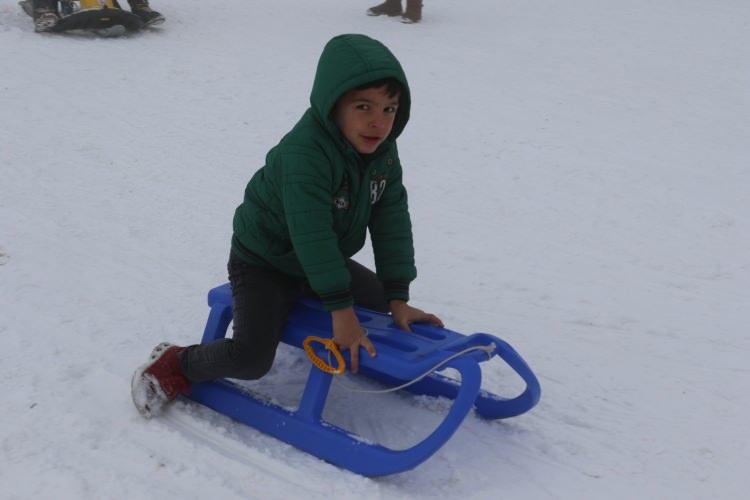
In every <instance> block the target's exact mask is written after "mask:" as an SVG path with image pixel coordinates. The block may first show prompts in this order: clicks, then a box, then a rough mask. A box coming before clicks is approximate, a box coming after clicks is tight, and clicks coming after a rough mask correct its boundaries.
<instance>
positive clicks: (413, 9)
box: [401, 0, 422, 24]
mask: <svg viewBox="0 0 750 500" xmlns="http://www.w3.org/2000/svg"><path fill="white" fill-rule="evenodd" d="M421 20H422V0H406V11H404V15H402V16H401V22H402V23H406V24H413V23H418V22H419V21H421Z"/></svg>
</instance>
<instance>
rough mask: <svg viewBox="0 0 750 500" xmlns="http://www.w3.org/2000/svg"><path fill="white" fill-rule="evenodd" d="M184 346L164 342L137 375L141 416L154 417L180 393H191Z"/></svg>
mask: <svg viewBox="0 0 750 500" xmlns="http://www.w3.org/2000/svg"><path fill="white" fill-rule="evenodd" d="M184 349H185V348H184V347H179V346H176V345H172V344H170V343H167V342H162V343H161V344H159V345H158V346H156V347H155V348H154V350H153V351H151V356H150V359H149V361H148V362H147V363H145V364H143V365H142V366H141V367H140V368H138V369H137V370H136V371H135V373H134V374H133V379H132V380H131V383H130V385H131V390H132V396H133V404H135V407H136V408H137V409H138V411H139V412H140V414H141V415H143V416H144V417H146V418H151V417H152V416H153V415H156V414H158V413H160V412H161V410H162V409H163V408H164V406H165V405H166V404H167V403H169V402H170V401H172V400H173V399H175V398H176V397H177V396H178V395H180V394H187V393H188V392H189V390H190V382H189V381H188V379H187V378H185V376H184V375H183V374H182V368H181V367H180V358H179V354H180V353H181V352H182V351H183V350H184Z"/></svg>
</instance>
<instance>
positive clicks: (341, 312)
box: [331, 307, 376, 373]
mask: <svg viewBox="0 0 750 500" xmlns="http://www.w3.org/2000/svg"><path fill="white" fill-rule="evenodd" d="M331 320H332V322H333V341H334V342H336V345H338V346H339V347H340V348H341V349H343V350H347V349H349V353H350V355H351V360H352V363H351V370H352V373H357V371H358V370H359V348H360V347H364V348H365V349H366V350H367V353H368V354H369V355H370V357H371V358H374V357H375V355H376V352H375V346H373V345H372V342H370V339H368V338H367V335H365V331H364V330H363V329H362V327H361V326H360V324H359V319H358V318H357V315H356V313H355V312H354V308H353V307H347V308H346V309H337V310H335V311H331Z"/></svg>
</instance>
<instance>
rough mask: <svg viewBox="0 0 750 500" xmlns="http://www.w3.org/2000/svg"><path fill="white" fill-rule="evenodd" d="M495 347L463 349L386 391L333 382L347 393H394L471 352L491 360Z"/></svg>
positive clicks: (339, 379)
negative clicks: (483, 355)
mask: <svg viewBox="0 0 750 500" xmlns="http://www.w3.org/2000/svg"><path fill="white" fill-rule="evenodd" d="M496 347H497V345H495V343H494V342H492V343H491V344H489V345H477V346H473V347H469V348H466V349H464V350H463V351H461V352H457V353H456V354H452V355H450V356H448V357H447V358H445V359H444V360H442V361H440V362H439V363H438V364H436V365H435V366H433V367H432V368H430V369H429V370H427V371H426V372H424V373H423V374H422V375H420V376H418V377H417V378H415V379H413V380H410V381H409V382H406V383H404V384H401V385H399V386H398V387H390V388H388V389H357V388H356V387H354V386H351V385H348V384H346V383H345V382H343V378H342V377H340V376H339V377H335V378H334V380H336V381H337V385H340V386H341V387H343V388H344V389H346V390H347V391H350V392H362V393H367V394H385V393H387V392H395V391H399V390H401V389H403V388H404V387H409V386H410V385H412V384H416V383H417V382H419V381H420V380H422V379H423V378H425V377H426V376H427V375H429V374H431V373H433V372H435V371H437V370H439V369H440V367H441V366H443V365H444V364H446V363H447V362H448V361H451V360H453V359H456V358H457V357H459V356H463V355H464V354H467V353H470V352H472V351H484V352H485V353H486V354H487V359H492V353H493V352H494V351H495V348H496ZM328 363H329V364H330V363H331V353H330V352H329V353H328Z"/></svg>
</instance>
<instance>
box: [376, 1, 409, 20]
mask: <svg viewBox="0 0 750 500" xmlns="http://www.w3.org/2000/svg"><path fill="white" fill-rule="evenodd" d="M402 13H403V11H402V10H401V0H385V2H383V3H381V4H380V5H376V6H375V7H370V8H369V9H367V15H368V16H382V15H386V16H400V15H401V14H402Z"/></svg>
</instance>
